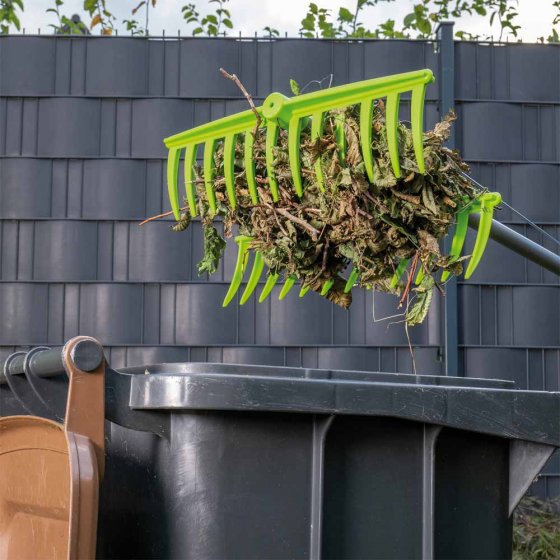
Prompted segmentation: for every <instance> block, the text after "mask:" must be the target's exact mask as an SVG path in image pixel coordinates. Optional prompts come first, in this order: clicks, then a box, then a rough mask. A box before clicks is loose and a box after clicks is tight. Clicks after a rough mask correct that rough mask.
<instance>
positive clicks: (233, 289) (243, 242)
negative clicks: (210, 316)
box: [222, 235, 251, 307]
mask: <svg viewBox="0 0 560 560" xmlns="http://www.w3.org/2000/svg"><path fill="white" fill-rule="evenodd" d="M235 242H236V243H237V244H238V245H239V249H238V251H237V261H236V263H235V270H234V271H233V276H232V279H231V283H230V285H229V289H228V291H227V294H226V297H225V298H224V301H223V303H222V307H227V306H228V305H229V303H230V302H231V300H232V299H233V298H234V297H235V294H236V293H237V290H239V286H241V282H242V281H243V273H244V272H245V265H246V264H247V259H246V257H247V256H248V252H247V251H248V250H249V243H250V242H251V237H248V236H246V235H239V236H238V237H236V238H235Z"/></svg>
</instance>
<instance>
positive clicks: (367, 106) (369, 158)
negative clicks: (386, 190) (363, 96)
mask: <svg viewBox="0 0 560 560" xmlns="http://www.w3.org/2000/svg"><path fill="white" fill-rule="evenodd" d="M372 120H373V101H372V100H371V99H370V100H368V101H362V103H361V105H360V140H361V144H362V157H363V158H364V167H365V169H366V173H367V176H368V179H369V181H370V183H373V154H372V151H371V141H372V138H371V136H372Z"/></svg>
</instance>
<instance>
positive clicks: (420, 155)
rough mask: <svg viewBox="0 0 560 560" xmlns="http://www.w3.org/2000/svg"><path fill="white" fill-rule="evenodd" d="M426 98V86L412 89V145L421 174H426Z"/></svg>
mask: <svg viewBox="0 0 560 560" xmlns="http://www.w3.org/2000/svg"><path fill="white" fill-rule="evenodd" d="M425 96H426V86H425V85H423V84H422V85H419V86H415V87H414V88H412V99H411V107H410V123H411V128H412V143H413V145H414V155H415V156H416V161H417V163H418V169H419V170H420V173H426V167H425V165H424V140H423V127H424V98H425Z"/></svg>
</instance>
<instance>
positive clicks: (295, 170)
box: [288, 117, 303, 197]
mask: <svg viewBox="0 0 560 560" xmlns="http://www.w3.org/2000/svg"><path fill="white" fill-rule="evenodd" d="M300 138H301V119H300V118H299V117H292V118H291V119H290V123H289V125H288V156H289V159H290V170H291V172H292V180H293V182H294V187H295V188H296V193H297V195H298V196H299V197H302V196H303V185H302V182H301V157H300V150H299V148H300Z"/></svg>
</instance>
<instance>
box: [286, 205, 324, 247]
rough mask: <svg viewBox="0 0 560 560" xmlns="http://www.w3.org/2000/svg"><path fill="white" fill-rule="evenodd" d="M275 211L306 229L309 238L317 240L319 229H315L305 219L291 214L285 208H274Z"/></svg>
mask: <svg viewBox="0 0 560 560" xmlns="http://www.w3.org/2000/svg"><path fill="white" fill-rule="evenodd" d="M276 212H278V214H281V215H282V216H284V217H285V218H288V220H290V221H292V222H294V223H295V224H299V225H300V226H301V227H302V228H304V229H306V230H307V231H308V232H309V233H310V234H311V239H313V241H317V236H318V235H319V230H318V229H315V228H314V227H313V226H312V225H311V224H308V223H307V222H306V221H305V220H302V219H301V218H298V217H297V216H293V215H292V214H290V213H289V212H288V211H287V210H286V209H285V208H276Z"/></svg>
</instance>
